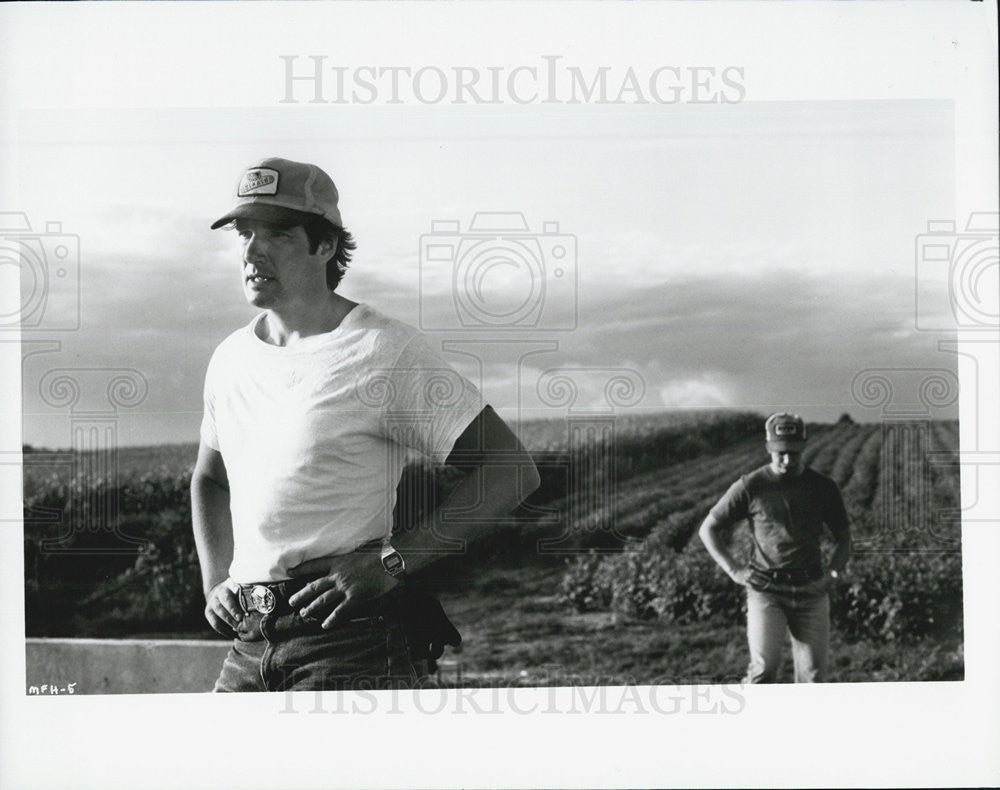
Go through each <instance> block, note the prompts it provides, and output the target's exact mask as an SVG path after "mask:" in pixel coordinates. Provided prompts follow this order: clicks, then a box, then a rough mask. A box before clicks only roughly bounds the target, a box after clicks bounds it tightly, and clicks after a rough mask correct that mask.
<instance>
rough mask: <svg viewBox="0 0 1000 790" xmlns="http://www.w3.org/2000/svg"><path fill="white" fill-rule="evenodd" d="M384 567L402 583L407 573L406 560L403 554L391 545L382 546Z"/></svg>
mask: <svg viewBox="0 0 1000 790" xmlns="http://www.w3.org/2000/svg"><path fill="white" fill-rule="evenodd" d="M381 559H382V567H383V568H385V572H386V573H388V574H389V575H390V576H392V578H394V579H395V580H396V581H398V582H400V583H402V582H403V580H404V579H405V577H406V576H405V575H406V562H405V561H404V560H403V555H402V554H400V553H399V552H398V551H396V549H394V548H393V547H392V546H390V545H385V546H383V547H382V557H381Z"/></svg>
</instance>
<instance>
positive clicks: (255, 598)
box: [250, 584, 276, 614]
mask: <svg viewBox="0 0 1000 790" xmlns="http://www.w3.org/2000/svg"><path fill="white" fill-rule="evenodd" d="M250 603H251V604H253V608H254V609H255V610H256V611H258V612H260V613H261V614H267V613H268V612H273V611H274V607H275V603H276V601H275V600H274V593H273V592H271V590H270V589H269V588H267V587H265V586H264V585H263V584H255V585H254V588H253V589H252V590H250Z"/></svg>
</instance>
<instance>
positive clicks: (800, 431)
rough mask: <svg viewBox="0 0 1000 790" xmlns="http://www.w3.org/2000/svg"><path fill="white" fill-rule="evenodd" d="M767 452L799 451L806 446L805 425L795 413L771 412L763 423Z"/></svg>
mask: <svg viewBox="0 0 1000 790" xmlns="http://www.w3.org/2000/svg"><path fill="white" fill-rule="evenodd" d="M764 432H765V433H766V434H767V449H768V451H769V452H781V451H785V450H791V451H793V452H798V451H801V450H802V449H803V448H804V447H805V446H806V425H805V423H804V422H803V421H802V418H801V417H799V415H797V414H789V413H787V412H781V413H780V414H772V415H771V416H770V417H768V418H767V422H765V423H764Z"/></svg>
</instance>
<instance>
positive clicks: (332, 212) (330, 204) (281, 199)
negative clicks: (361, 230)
mask: <svg viewBox="0 0 1000 790" xmlns="http://www.w3.org/2000/svg"><path fill="white" fill-rule="evenodd" d="M339 200H340V195H339V193H338V192H337V187H336V186H335V185H334V183H333V179H331V178H330V176H328V175H327V174H326V173H324V172H323V171H322V170H321V169H320V168H318V167H316V165H310V164H306V163H305V162H293V161H292V160H290V159H279V158H277V157H271V158H268V159H264V160H262V161H261V162H259V163H258V164H256V165H253V166H251V167H248V168H247V169H246V170H245V171H244V172H243V175H242V176H240V180H239V183H238V184H237V185H236V203H235V205H234V206H233V207H232V209H230V211H229V213H228V214H226V215H225V216H224V217H221V218H219V219H217V220H216V221H215V222H214V223H212V230H215V229H216V228H221V227H222V226H223V225H226V224H228V223H230V222H232V221H233V220H236V219H259V220H264V221H266V222H281V221H284V220H287V219H289V218H290V217H291V216H292V215H291V214H290V212H289V210H291V211H298V212H304V213H306V214H318V215H319V216H321V217H325V218H326V219H328V220H329V221H330V222H332V223H333V224H334V225H339V226H341V227H343V224H344V223H343V221H342V220H341V218H340V209H339V208H338V207H337V203H338V202H339Z"/></svg>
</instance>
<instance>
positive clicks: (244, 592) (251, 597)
mask: <svg viewBox="0 0 1000 790" xmlns="http://www.w3.org/2000/svg"><path fill="white" fill-rule="evenodd" d="M318 578H320V577H318V576H304V577H302V578H299V579H287V580H285V581H280V582H262V583H260V584H241V585H240V593H239V598H240V603H241V604H242V606H243V609H244V610H245V611H247V612H248V613H249V612H258V613H260V614H271V613H272V612H274V613H275V614H276V615H282V614H289V613H291V612H293V611H298V610H297V609H295V608H294V607H293V606H292V605H291V604H289V603H288V599H289V598H291V597H292V596H293V595H295V593H297V592H298V591H299V590H301V589H302V588H303V587H305V586H306V585H307V584H309V582H311V581H315V580H316V579H318ZM394 597H395V596H393V595H392V593H391V592H390V593H389V594H387V595H384V596H382V597H381V598H376V599H374V600H371V601H365V602H364V603H362V604H359V605H358V606H354V607H351V612H350V614H351V617H350V619H349V620H347V621H345V622H351V623H353V622H359V621H362V620H371V619H374V618H377V617H379V616H381V615H382V614H384V613H385V612H386V610H387V609H388V608H389V604H390V602H391V600H390V599H393V598H394Z"/></svg>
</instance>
